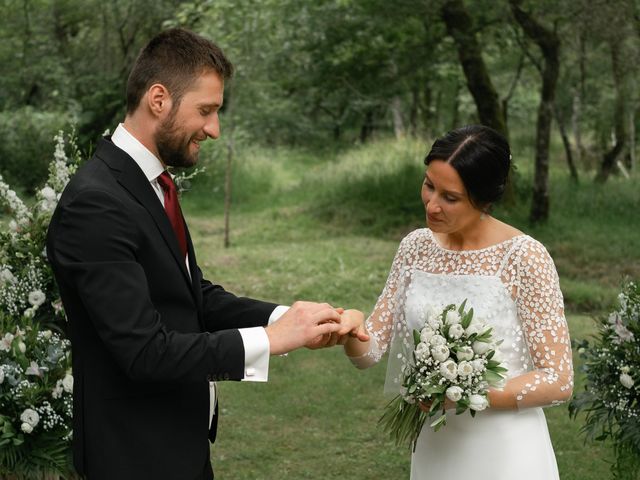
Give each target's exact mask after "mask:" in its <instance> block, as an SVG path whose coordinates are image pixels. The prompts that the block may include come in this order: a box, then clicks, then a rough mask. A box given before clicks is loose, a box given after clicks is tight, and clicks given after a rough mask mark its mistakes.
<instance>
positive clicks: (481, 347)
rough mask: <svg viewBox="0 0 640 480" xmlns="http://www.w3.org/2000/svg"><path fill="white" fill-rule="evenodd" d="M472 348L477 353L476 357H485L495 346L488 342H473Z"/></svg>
mask: <svg viewBox="0 0 640 480" xmlns="http://www.w3.org/2000/svg"><path fill="white" fill-rule="evenodd" d="M471 347H472V348H473V351H474V352H475V353H476V355H484V354H485V353H487V352H488V351H489V350H491V348H492V347H493V345H491V344H490V343H487V342H473V345H472V346H471Z"/></svg>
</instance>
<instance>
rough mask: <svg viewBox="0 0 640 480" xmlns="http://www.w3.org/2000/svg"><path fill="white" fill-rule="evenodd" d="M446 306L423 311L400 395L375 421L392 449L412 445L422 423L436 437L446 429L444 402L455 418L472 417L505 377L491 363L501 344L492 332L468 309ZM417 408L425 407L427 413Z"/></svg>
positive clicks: (498, 364) (500, 368)
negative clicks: (452, 407) (451, 406)
mask: <svg viewBox="0 0 640 480" xmlns="http://www.w3.org/2000/svg"><path fill="white" fill-rule="evenodd" d="M465 307H466V301H465V302H463V303H462V305H460V306H456V305H449V306H447V307H445V308H444V309H443V310H442V311H437V310H435V309H434V308H433V307H431V306H428V307H427V308H426V309H425V314H424V326H423V328H422V329H421V330H420V331H417V330H414V332H413V341H414V351H413V358H412V362H410V363H407V364H406V365H405V366H404V371H403V381H402V388H403V394H402V395H398V396H397V397H396V398H394V399H393V400H392V401H391V402H390V403H389V404H388V405H387V407H386V409H385V413H384V414H383V416H382V418H381V419H380V423H381V424H382V426H383V428H384V429H385V430H386V431H387V432H388V433H389V434H390V435H391V436H392V437H393V438H394V440H395V441H396V443H397V444H404V443H406V442H409V443H410V444H411V445H412V446H413V447H414V448H415V442H416V440H417V438H418V435H419V434H420V431H421V430H422V427H423V425H424V423H425V421H426V420H427V419H428V418H430V417H435V420H433V421H432V422H431V424H430V426H431V427H432V428H433V429H434V430H435V431H438V430H439V429H440V428H442V427H443V426H444V425H446V419H447V413H446V410H445V402H446V400H447V399H448V400H449V401H451V402H453V403H455V407H456V410H455V413H456V415H460V414H462V413H464V412H465V411H467V410H469V411H470V413H471V416H475V414H476V412H479V411H482V410H484V409H486V408H487V407H488V406H489V401H488V389H489V388H490V387H497V388H500V386H501V385H503V383H504V378H505V372H506V371H507V369H506V368H504V367H503V366H502V365H501V362H500V361H499V360H498V359H496V358H494V356H495V354H496V349H497V346H498V345H499V344H500V343H501V341H495V340H494V338H493V337H492V334H491V332H492V328H491V327H489V326H488V325H486V324H485V323H483V322H482V321H480V320H479V319H478V318H474V314H473V308H470V309H469V310H465ZM420 403H424V404H427V405H430V408H429V411H428V413H425V412H424V411H423V410H422V409H421V408H420Z"/></svg>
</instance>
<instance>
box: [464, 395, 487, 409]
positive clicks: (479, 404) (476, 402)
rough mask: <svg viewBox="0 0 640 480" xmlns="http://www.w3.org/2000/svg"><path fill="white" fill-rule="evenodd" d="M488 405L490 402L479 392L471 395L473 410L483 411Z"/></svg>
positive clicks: (470, 406)
mask: <svg viewBox="0 0 640 480" xmlns="http://www.w3.org/2000/svg"><path fill="white" fill-rule="evenodd" d="M488 406H489V402H488V401H487V399H486V398H485V397H484V396H482V395H478V394H473V395H470V396H469V408H470V409H471V410H475V411H476V412H481V411H482V410H484V409H485V408H487V407H488Z"/></svg>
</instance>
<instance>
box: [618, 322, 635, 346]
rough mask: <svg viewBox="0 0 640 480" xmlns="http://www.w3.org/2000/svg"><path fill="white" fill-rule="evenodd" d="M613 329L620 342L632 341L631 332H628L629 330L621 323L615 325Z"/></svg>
mask: <svg viewBox="0 0 640 480" xmlns="http://www.w3.org/2000/svg"><path fill="white" fill-rule="evenodd" d="M613 329H614V330H615V332H616V335H618V337H619V338H620V340H622V341H623V342H630V341H631V340H633V332H631V331H629V329H628V328H627V327H625V326H624V325H623V324H622V323H616V325H615V326H614V327H613Z"/></svg>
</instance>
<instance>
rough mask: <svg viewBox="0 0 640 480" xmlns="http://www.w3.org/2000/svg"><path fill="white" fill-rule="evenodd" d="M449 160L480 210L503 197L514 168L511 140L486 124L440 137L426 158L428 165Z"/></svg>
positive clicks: (466, 127) (457, 130)
mask: <svg viewBox="0 0 640 480" xmlns="http://www.w3.org/2000/svg"><path fill="white" fill-rule="evenodd" d="M435 160H440V161H444V162H447V163H448V164H449V165H451V166H452V167H453V168H454V169H455V170H456V172H458V175H460V178H461V179H462V183H463V184H464V187H465V188H466V190H467V193H468V194H469V199H470V201H471V203H472V205H473V206H474V207H476V208H478V209H480V210H485V209H487V208H488V207H489V206H490V205H491V204H493V203H495V202H497V201H498V200H500V198H502V195H503V194H504V190H505V187H506V184H507V179H508V177H509V169H510V167H511V152H510V149H509V143H508V142H507V139H506V138H504V136H502V135H501V134H500V133H498V132H496V131H495V130H493V129H492V128H489V127H486V126H484V125H467V126H465V127H461V128H457V129H455V130H451V131H450V132H448V133H446V134H445V135H444V136H442V137H440V138H439V139H437V140H436V141H435V142H434V143H433V146H432V147H431V151H430V152H429V154H428V155H427V156H426V157H425V159H424V163H425V165H429V164H430V163H431V162H433V161H435Z"/></svg>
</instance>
